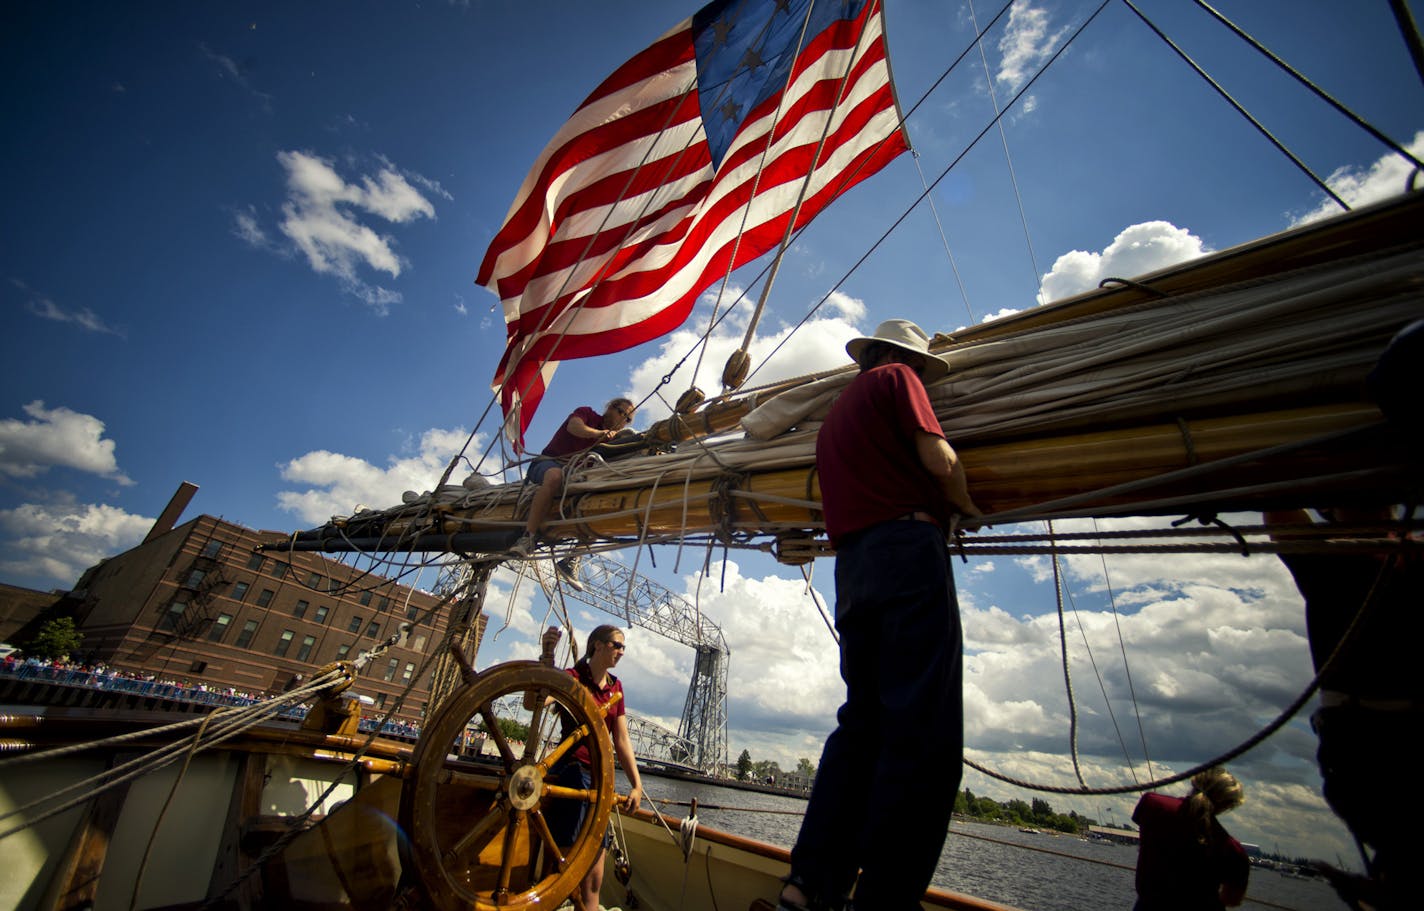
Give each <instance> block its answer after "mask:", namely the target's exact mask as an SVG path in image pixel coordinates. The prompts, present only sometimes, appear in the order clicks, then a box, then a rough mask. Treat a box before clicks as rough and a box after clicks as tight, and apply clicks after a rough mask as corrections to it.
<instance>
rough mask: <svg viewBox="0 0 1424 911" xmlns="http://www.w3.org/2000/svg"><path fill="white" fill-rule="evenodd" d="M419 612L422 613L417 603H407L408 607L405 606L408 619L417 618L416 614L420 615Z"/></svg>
mask: <svg viewBox="0 0 1424 911" xmlns="http://www.w3.org/2000/svg"><path fill="white" fill-rule="evenodd" d="M419 613H420V608H419V607H418V606H416V605H414V604H407V605H406V607H405V618H406V619H407V620H414V619H415V618H416V616H417V615H419Z"/></svg>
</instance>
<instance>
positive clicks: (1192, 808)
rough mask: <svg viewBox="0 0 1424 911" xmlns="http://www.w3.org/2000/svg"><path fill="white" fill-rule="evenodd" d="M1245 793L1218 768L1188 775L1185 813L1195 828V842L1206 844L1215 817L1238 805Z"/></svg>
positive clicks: (1232, 777)
mask: <svg viewBox="0 0 1424 911" xmlns="http://www.w3.org/2000/svg"><path fill="white" fill-rule="evenodd" d="M1245 800H1246V792H1245V791H1244V790H1243V789H1242V787H1241V782H1239V781H1237V780H1236V778H1235V776H1233V775H1232V774H1231V773H1230V772H1228V771H1226V770H1225V769H1223V768H1222V767H1221V766H1213V767H1211V768H1209V769H1207V770H1206V771H1204V772H1199V773H1197V774H1196V775H1194V776H1192V793H1191V794H1190V795H1189V796H1188V797H1187V811H1188V812H1189V813H1190V814H1191V817H1192V822H1193V825H1194V827H1195V829H1196V836H1197V842H1198V843H1199V844H1206V843H1207V842H1209V841H1210V840H1211V837H1212V823H1213V822H1214V821H1215V820H1216V817H1217V816H1219V815H1221V814H1222V813H1225V812H1227V811H1229V810H1234V809H1235V808H1237V807H1239V806H1241V804H1242V802H1243V801H1245Z"/></svg>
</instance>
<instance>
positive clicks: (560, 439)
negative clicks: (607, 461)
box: [540, 405, 603, 458]
mask: <svg viewBox="0 0 1424 911" xmlns="http://www.w3.org/2000/svg"><path fill="white" fill-rule="evenodd" d="M569 418H581V419H582V420H583V422H584V423H585V424H587V425H588V426H590V427H592V428H593V429H594V430H602V429H603V415H601V414H599V413H598V412H597V411H594V410H593V409H592V408H590V407H588V406H587V405H585V406H583V407H582V408H579V409H576V410H575V411H574V413H573V414H571V415H569V417H568V418H564V422H563V423H562V424H560V425H559V432H558V433H556V434H554V438H553V439H552V440H550V441H549V445H548V446H545V447H544V450H543V451H542V452H541V453H540V455H546V456H553V457H555V458H563V457H564V456H571V455H573V454H574V453H576V452H583V451H584V450H585V449H588V448H589V447H590V446H592V445H593V444H594V443H597V442H598V440H590V439H586V438H584V437H578V436H574V435H573V434H572V433H569Z"/></svg>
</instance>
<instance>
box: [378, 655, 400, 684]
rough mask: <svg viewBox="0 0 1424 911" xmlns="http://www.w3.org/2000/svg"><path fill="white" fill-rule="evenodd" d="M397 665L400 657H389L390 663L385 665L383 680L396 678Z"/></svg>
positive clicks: (398, 665)
mask: <svg viewBox="0 0 1424 911" xmlns="http://www.w3.org/2000/svg"><path fill="white" fill-rule="evenodd" d="M398 667H400V659H399V658H392V659H391V663H390V664H388V665H386V673H385V676H384V677H383V678H382V679H384V680H394V679H396V668H398Z"/></svg>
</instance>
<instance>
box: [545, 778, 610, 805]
mask: <svg viewBox="0 0 1424 911" xmlns="http://www.w3.org/2000/svg"><path fill="white" fill-rule="evenodd" d="M544 795H545V796H546V797H558V798H560V799H567V800H582V801H583V802H584V803H593V802H595V801H596V800H598V792H597V791H585V790H584V789H583V788H566V787H564V786H563V785H557V784H549V783H547V782H545V784H544Z"/></svg>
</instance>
